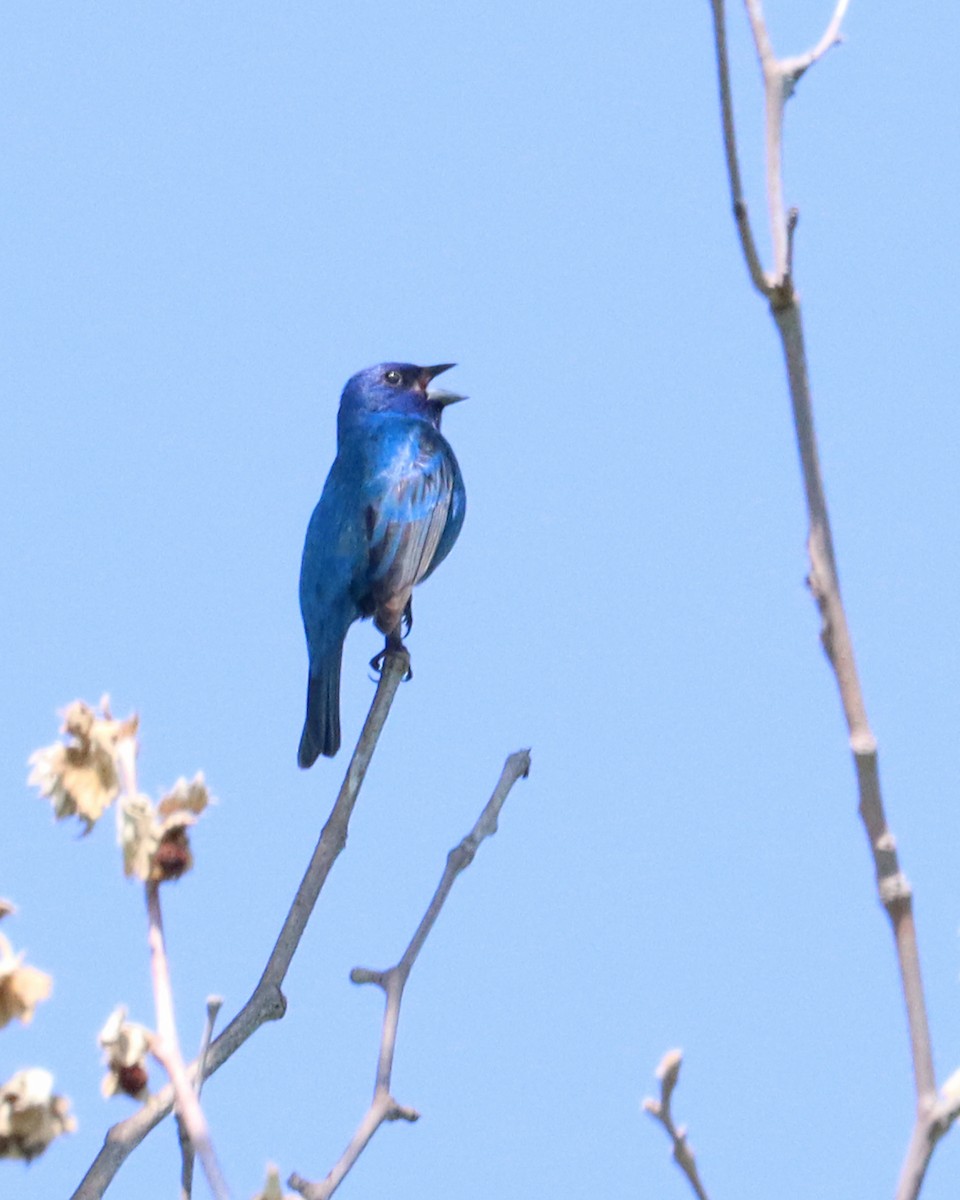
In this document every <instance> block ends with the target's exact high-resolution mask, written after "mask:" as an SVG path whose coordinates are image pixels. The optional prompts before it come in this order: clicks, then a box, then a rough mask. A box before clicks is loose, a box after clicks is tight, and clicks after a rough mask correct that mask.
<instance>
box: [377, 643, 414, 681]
mask: <svg viewBox="0 0 960 1200" xmlns="http://www.w3.org/2000/svg"><path fill="white" fill-rule="evenodd" d="M390 654H403V655H404V656H405V658H406V660H407V669H406V671H405V672H404V675H403V682H404V683H406V682H407V681H408V680H410V679H412V678H413V667H411V666H410V652H409V650H407V648H406V646H405V645H404V644H403V642H396V643H390V642H387V644H386V645H385V646H384V648H383V649H382V650H381V651H380V653H379V654H375V655H374V656H373V658H371V659H370V667H371V669H372V670H374V671H376V677H375V678H374V680H373V682H374V683H377V682H379V680H380V677H381V676H382V675H383V664H384V663H385V662H386V660H387V656H388V655H390Z"/></svg>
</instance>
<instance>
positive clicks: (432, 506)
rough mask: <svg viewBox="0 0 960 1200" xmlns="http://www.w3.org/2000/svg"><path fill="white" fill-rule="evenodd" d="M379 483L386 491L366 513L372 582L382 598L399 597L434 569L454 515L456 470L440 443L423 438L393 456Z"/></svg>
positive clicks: (373, 587)
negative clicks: (447, 525) (439, 548)
mask: <svg viewBox="0 0 960 1200" xmlns="http://www.w3.org/2000/svg"><path fill="white" fill-rule="evenodd" d="M380 482H381V484H382V485H385V487H384V490H383V491H382V492H381V494H380V495H379V496H378V497H377V499H376V501H375V502H373V503H371V504H370V505H368V507H367V512H366V518H367V537H368V544H369V553H370V558H369V568H370V571H369V575H368V579H369V582H370V584H371V585H372V589H373V591H375V592H376V593H377V594H379V595H380V596H395V597H400V596H401V594H402V593H407V595H409V592H410V589H411V588H412V587H413V586H414V585H415V584H416V583H418V582H419V581H420V580H421V579H422V578H423V577H424V575H426V573H427V571H429V569H430V564H431V562H432V561H433V557H434V555H435V554H436V552H437V546H438V545H439V542H440V538H441V537H442V535H443V531H444V528H445V526H446V524H447V517H448V515H449V512H450V503H451V499H452V496H453V486H454V467H453V464H452V463H451V461H450V456H449V454H448V453H447V452H446V447H445V446H444V445H443V443H442V442H441V441H439V440H435V439H433V438H423V437H419V438H417V439H415V440H413V439H412V440H411V441H410V442H409V443H407V445H406V446H405V447H404V449H403V452H402V453H401V454H398V455H396V456H394V457H393V459H392V461H391V463H390V466H389V467H388V468H387V469H386V470H385V471H384V472H383V474H382V475H381V477H380ZM403 602H404V603H406V600H404V601H403Z"/></svg>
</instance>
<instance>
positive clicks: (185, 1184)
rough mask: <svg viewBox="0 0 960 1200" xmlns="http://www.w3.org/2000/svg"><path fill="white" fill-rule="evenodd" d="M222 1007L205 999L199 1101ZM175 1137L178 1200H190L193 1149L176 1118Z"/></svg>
mask: <svg viewBox="0 0 960 1200" xmlns="http://www.w3.org/2000/svg"><path fill="white" fill-rule="evenodd" d="M222 1007H223V997H222V996H208V997H207V1019H206V1020H205V1021H204V1023H203V1034H202V1035H201V1038H200V1050H199V1051H198V1053H197V1083H196V1087H197V1099H198V1100H199V1099H200V1093H201V1092H202V1091H203V1084H204V1072H205V1070H206V1067H207V1051H208V1050H209V1049H210V1039H211V1038H212V1037H213V1028H214V1026H215V1025H216V1023H217V1017H218V1016H219V1014H220V1009H221V1008H222ZM177 1137H178V1139H179V1141H180V1160H181V1165H180V1200H190V1197H191V1196H192V1195H193V1160H194V1148H193V1142H192V1141H191V1140H190V1138H189V1136H188V1134H187V1129H186V1126H185V1125H184V1123H183V1121H182V1120H181V1118H180V1117H179V1116H178V1117H177Z"/></svg>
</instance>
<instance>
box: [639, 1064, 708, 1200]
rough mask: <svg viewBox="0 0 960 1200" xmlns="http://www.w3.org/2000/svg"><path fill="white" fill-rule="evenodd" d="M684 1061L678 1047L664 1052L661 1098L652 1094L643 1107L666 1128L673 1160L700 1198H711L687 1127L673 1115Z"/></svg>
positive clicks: (660, 1078) (658, 1075) (661, 1073)
mask: <svg viewBox="0 0 960 1200" xmlns="http://www.w3.org/2000/svg"><path fill="white" fill-rule="evenodd" d="M682 1063H683V1055H682V1054H681V1053H680V1051H679V1050H669V1051H668V1052H667V1053H666V1054H665V1055H664V1056H663V1058H662V1059H661V1060H660V1065H659V1066H658V1067H657V1078H658V1079H659V1080H660V1099H659V1100H654V1099H653V1097H652V1096H648V1097H647V1098H646V1100H644V1102H643V1110H644V1112H648V1113H649V1114H650V1116H651V1117H653V1119H654V1120H655V1121H659V1122H660V1124H661V1125H662V1126H663V1128H664V1129H665V1130H666V1133H667V1137H669V1139H670V1141H671V1143H672V1145H673V1160H674V1162H675V1163H676V1164H677V1166H678V1167H679V1168H680V1170H681V1171H682V1172H683V1173H684V1175H685V1176H686V1177H687V1181H688V1182H689V1184H690V1186H691V1188H693V1192H694V1195H695V1196H696V1197H697V1200H709V1197H708V1196H707V1190H706V1188H705V1187H704V1186H703V1183H702V1182H701V1179H700V1173H699V1172H698V1171H697V1160H696V1159H695V1158H694V1155H693V1151H692V1150H691V1149H690V1144H689V1142H688V1141H687V1130H686V1127H685V1126H684V1125H680V1126H678V1125H677V1124H676V1123H675V1122H674V1119H673V1110H672V1108H671V1101H672V1100H673V1090H674V1088H675V1087H676V1086H677V1081H678V1080H679V1078H680V1067H681V1065H682Z"/></svg>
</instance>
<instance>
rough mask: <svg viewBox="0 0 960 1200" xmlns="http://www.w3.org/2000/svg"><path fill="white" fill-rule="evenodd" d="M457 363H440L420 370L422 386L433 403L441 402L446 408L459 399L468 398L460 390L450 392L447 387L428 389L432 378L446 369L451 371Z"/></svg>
mask: <svg viewBox="0 0 960 1200" xmlns="http://www.w3.org/2000/svg"><path fill="white" fill-rule="evenodd" d="M456 365H457V364H456V363H440V364H439V366H436V367H424V368H423V369H422V370H421V372H420V381H419V382H420V386H421V387H422V388H423V390H424V391H425V392H426V394H427V399H428V400H429V401H430V402H431V403H432V404H439V405H441V406H442V407H443V408H446V406H447V405H448V404H456V403H457V401H458V400H466V398H467V397H466V396H461V395H460V394H459V393H458V392H448V391H447V390H446V389H445V388H432V389H430V390H428V389H427V384H428V383H430V381H431V380H432V379H436V377H437V376H438V375H441V374H442V373H443V372H444V371H449V370H450V368H451V367H455V366H456Z"/></svg>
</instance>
